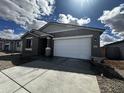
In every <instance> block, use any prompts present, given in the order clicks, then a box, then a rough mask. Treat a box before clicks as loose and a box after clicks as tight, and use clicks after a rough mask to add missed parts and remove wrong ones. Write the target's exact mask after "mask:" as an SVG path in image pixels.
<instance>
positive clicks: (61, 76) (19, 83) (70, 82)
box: [0, 61, 100, 93]
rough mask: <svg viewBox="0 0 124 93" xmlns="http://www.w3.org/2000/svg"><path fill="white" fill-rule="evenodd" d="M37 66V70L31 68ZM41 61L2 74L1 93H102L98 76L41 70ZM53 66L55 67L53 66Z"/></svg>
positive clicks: (4, 71) (0, 78)
mask: <svg viewBox="0 0 124 93" xmlns="http://www.w3.org/2000/svg"><path fill="white" fill-rule="evenodd" d="M34 63H35V65H36V64H37V68H36V67H35V68H34V67H31V65H32V64H34ZM39 65H42V62H41V61H34V62H31V63H27V64H24V65H22V66H16V67H12V68H9V69H6V70H2V71H1V72H0V93H100V90H99V86H98V83H97V79H96V76H94V75H88V74H83V73H72V72H65V71H59V70H52V69H43V68H39ZM52 66H53V65H52Z"/></svg>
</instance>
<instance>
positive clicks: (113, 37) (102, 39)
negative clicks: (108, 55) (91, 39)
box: [100, 31, 124, 46]
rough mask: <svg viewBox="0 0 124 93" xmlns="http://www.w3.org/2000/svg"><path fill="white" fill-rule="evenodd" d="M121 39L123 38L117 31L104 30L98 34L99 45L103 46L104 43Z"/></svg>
mask: <svg viewBox="0 0 124 93" xmlns="http://www.w3.org/2000/svg"><path fill="white" fill-rule="evenodd" d="M110 34H111V35H110ZM123 39H124V38H123V37H121V36H120V35H119V34H118V33H110V32H109V33H108V32H107V31H105V32H103V34H102V35H101V36H100V46H104V45H106V44H110V43H112V42H116V41H120V40H123Z"/></svg>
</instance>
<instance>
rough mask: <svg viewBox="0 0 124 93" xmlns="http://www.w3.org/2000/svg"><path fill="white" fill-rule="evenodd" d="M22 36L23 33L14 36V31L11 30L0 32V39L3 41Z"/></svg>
mask: <svg viewBox="0 0 124 93" xmlns="http://www.w3.org/2000/svg"><path fill="white" fill-rule="evenodd" d="M22 35H23V33H20V34H14V30H12V29H4V30H3V31H0V38H4V39H20V37H21V36H22Z"/></svg>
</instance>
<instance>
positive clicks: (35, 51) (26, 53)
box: [22, 34, 38, 56]
mask: <svg viewBox="0 0 124 93" xmlns="http://www.w3.org/2000/svg"><path fill="white" fill-rule="evenodd" d="M28 37H32V50H26V38H28ZM22 53H23V55H24V56H32V55H38V38H37V37H35V36H33V35H30V34H28V35H26V36H25V37H24V38H23V39H22Z"/></svg>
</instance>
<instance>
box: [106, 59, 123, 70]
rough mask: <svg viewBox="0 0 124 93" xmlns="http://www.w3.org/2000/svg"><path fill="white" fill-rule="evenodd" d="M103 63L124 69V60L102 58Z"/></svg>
mask: <svg viewBox="0 0 124 93" xmlns="http://www.w3.org/2000/svg"><path fill="white" fill-rule="evenodd" d="M104 64H107V65H110V66H111V67H116V68H117V69H121V70H124V60H118V61H117V60H104Z"/></svg>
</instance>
